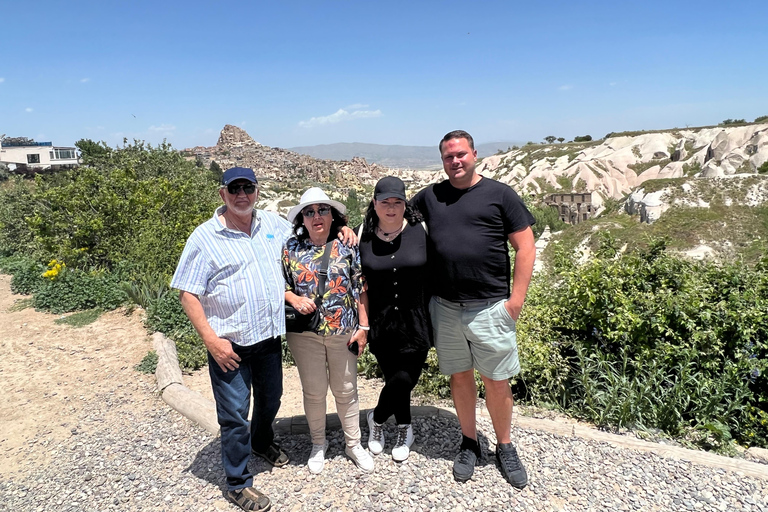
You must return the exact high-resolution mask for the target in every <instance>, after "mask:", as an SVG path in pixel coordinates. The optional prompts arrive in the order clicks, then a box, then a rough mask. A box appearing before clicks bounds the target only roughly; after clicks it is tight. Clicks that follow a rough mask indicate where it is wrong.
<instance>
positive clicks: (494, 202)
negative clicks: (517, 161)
mask: <svg viewBox="0 0 768 512" xmlns="http://www.w3.org/2000/svg"><path fill="white" fill-rule="evenodd" d="M412 203H413V204H414V206H416V207H417V208H418V209H419V211H420V212H421V213H422V215H424V218H425V219H426V222H427V226H428V228H429V237H430V239H431V240H432V244H431V251H430V265H429V266H430V270H431V275H432V287H433V288H432V289H433V292H434V294H435V295H437V296H439V297H442V298H444V299H446V300H450V301H454V302H465V301H474V300H492V299H499V300H501V299H503V298H507V297H509V293H510V287H509V282H510V279H511V272H510V262H509V252H508V247H507V242H508V240H509V239H508V235H509V234H510V233H515V232H517V231H520V230H522V229H525V228H526V227H528V226H532V225H533V224H534V222H535V220H534V218H533V215H531V212H529V211H528V209H527V208H526V207H525V205H524V204H523V201H522V200H521V199H520V197H519V196H518V195H517V193H515V191H514V190H512V189H511V188H510V187H509V186H507V185H504V184H503V183H499V182H498V181H495V180H492V179H490V178H482V179H481V180H480V181H479V182H478V183H476V184H475V185H473V186H471V187H469V188H467V189H457V188H454V187H453V186H452V185H451V183H450V181H448V180H445V181H442V182H440V183H437V184H435V185H430V186H429V187H427V188H425V189H424V190H422V191H420V192H419V193H418V194H416V196H415V197H414V198H413V199H412Z"/></svg>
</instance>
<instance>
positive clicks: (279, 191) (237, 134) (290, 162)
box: [184, 124, 441, 213]
mask: <svg viewBox="0 0 768 512" xmlns="http://www.w3.org/2000/svg"><path fill="white" fill-rule="evenodd" d="M184 152H185V153H186V154H188V155H193V156H194V157H197V158H200V159H201V160H202V161H203V163H204V164H205V166H206V167H208V166H210V163H211V162H216V163H217V164H218V165H219V166H220V167H221V168H222V169H228V168H230V167H235V166H241V167H250V168H252V169H253V170H254V171H255V172H256V176H257V177H258V178H259V180H260V181H261V182H262V185H263V186H262V194H261V196H262V203H264V206H263V207H264V208H267V209H271V210H276V211H280V212H282V213H285V212H287V210H288V209H289V205H290V204H295V203H296V201H297V200H298V197H299V195H300V194H301V192H302V191H303V190H305V189H306V188H308V187H310V186H313V185H316V184H327V186H326V187H324V188H326V190H327V192H328V193H329V194H330V195H332V196H333V197H336V198H338V199H346V196H348V195H349V193H350V191H351V190H357V191H358V192H363V193H364V194H366V195H367V194H368V193H370V189H372V187H373V185H374V184H375V183H376V181H378V180H379V179H380V178H382V177H384V176H393V175H394V176H399V177H400V178H401V179H402V180H403V181H404V182H406V183H407V184H408V186H409V188H410V189H412V191H415V190H418V189H420V188H421V187H423V186H424V185H426V184H427V183H431V182H433V181H436V180H437V179H439V178H438V177H439V175H440V174H441V173H440V172H438V171H432V172H425V171H413V170H404V169H392V168H388V167H383V166H381V165H377V164H369V163H368V162H366V160H365V159H364V158H359V157H354V158H352V159H351V160H348V161H336V160H323V159H319V158H314V157H311V156H308V155H302V154H299V153H296V152H294V151H289V150H286V149H281V148H273V147H269V146H265V145H262V144H259V143H258V142H256V141H255V140H253V138H252V137H251V136H250V135H248V133H247V132H246V131H245V130H243V129H242V128H238V127H237V126H233V125H229V124H228V125H226V126H224V128H223V129H222V130H221V133H220V135H219V140H218V142H217V143H216V145H215V146H211V147H204V146H196V147H194V148H187V149H185V150H184ZM435 152H436V151H435ZM436 159H437V158H436ZM438 165H439V160H438Z"/></svg>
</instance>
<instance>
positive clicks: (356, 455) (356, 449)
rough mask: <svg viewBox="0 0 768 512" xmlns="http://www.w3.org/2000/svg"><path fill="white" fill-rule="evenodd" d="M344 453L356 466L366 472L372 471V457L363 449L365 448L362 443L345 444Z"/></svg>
mask: <svg viewBox="0 0 768 512" xmlns="http://www.w3.org/2000/svg"><path fill="white" fill-rule="evenodd" d="M344 453H346V454H347V457H349V458H350V459H352V462H354V463H355V464H357V467H359V468H360V469H362V470H363V471H365V472H366V473H369V472H371V471H373V457H371V456H370V454H369V453H368V452H367V451H365V448H363V446H362V445H360V444H356V445H355V446H347V447H346V448H344Z"/></svg>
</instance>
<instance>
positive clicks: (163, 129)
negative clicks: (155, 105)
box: [149, 123, 176, 133]
mask: <svg viewBox="0 0 768 512" xmlns="http://www.w3.org/2000/svg"><path fill="white" fill-rule="evenodd" d="M175 130H176V127H175V126H173V125H172V124H165V123H163V124H161V125H160V126H155V125H152V126H150V127H149V131H151V132H156V133H169V132H172V131H175Z"/></svg>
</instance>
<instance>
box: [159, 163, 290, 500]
mask: <svg viewBox="0 0 768 512" xmlns="http://www.w3.org/2000/svg"><path fill="white" fill-rule="evenodd" d="M219 195H220V196H221V199H222V200H223V201H224V205H222V206H220V207H219V208H218V209H217V210H216V211H215V213H214V214H213V217H212V218H211V219H209V220H208V221H206V222H204V223H203V224H201V225H200V226H198V227H197V228H196V229H195V231H194V232H193V233H192V235H191V236H190V237H189V239H188V240H187V243H186V246H185V247H184V251H183V253H182V255H181V260H180V261H179V265H178V267H177V268H176V273H175V274H174V276H173V280H172V281H171V287H172V288H176V289H178V290H180V291H181V293H180V299H181V304H182V306H183V307H184V311H185V312H186V313H187V316H188V317H189V319H190V321H191V322H192V325H194V327H195V329H196V330H197V332H198V333H199V334H200V337H201V338H202V339H203V343H205V347H206V348H207V349H208V369H209V372H210V375H211V387H212V388H213V395H214V397H215V399H216V412H217V415H218V420H219V425H220V427H221V459H222V464H223V466H224V472H225V473H226V477H227V487H228V492H227V497H228V498H229V499H230V500H231V501H233V502H235V503H236V504H238V505H239V506H240V507H241V508H243V509H244V510H255V511H264V510H268V509H269V508H270V506H271V503H270V500H269V498H268V497H266V496H265V495H264V494H262V493H261V492H259V491H258V490H256V489H255V488H253V475H251V473H250V472H249V471H248V461H249V459H250V456H251V454H252V453H253V454H256V455H258V456H260V457H262V458H264V459H265V460H266V461H267V462H269V463H270V464H272V465H273V466H284V465H285V464H287V463H288V456H287V455H286V454H285V453H284V452H283V451H282V450H281V449H280V447H279V446H277V444H275V442H274V430H273V428H272V422H273V421H274V419H275V416H276V415H277V411H278V409H279V408H280V397H281V395H282V393H283V372H282V364H281V356H282V349H281V342H280V336H281V335H282V334H284V333H285V313H284V298H283V290H284V288H285V284H284V280H283V274H282V268H281V266H280V256H281V254H282V253H281V249H282V245H283V242H284V241H285V239H286V238H288V236H289V235H290V231H291V225H290V224H289V223H288V221H286V220H285V219H283V218H281V217H279V216H278V215H276V214H274V213H271V212H267V211H263V210H254V208H253V206H254V204H255V203H256V200H257V199H258V196H259V190H258V183H257V181H256V176H255V174H254V172H253V170H252V169H247V168H243V167H234V168H232V169H228V170H227V171H226V172H225V173H224V175H223V177H222V187H221V188H220V189H219ZM251 388H253V417H252V421H251V423H250V425H249V423H248V411H249V409H250V393H251Z"/></svg>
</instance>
